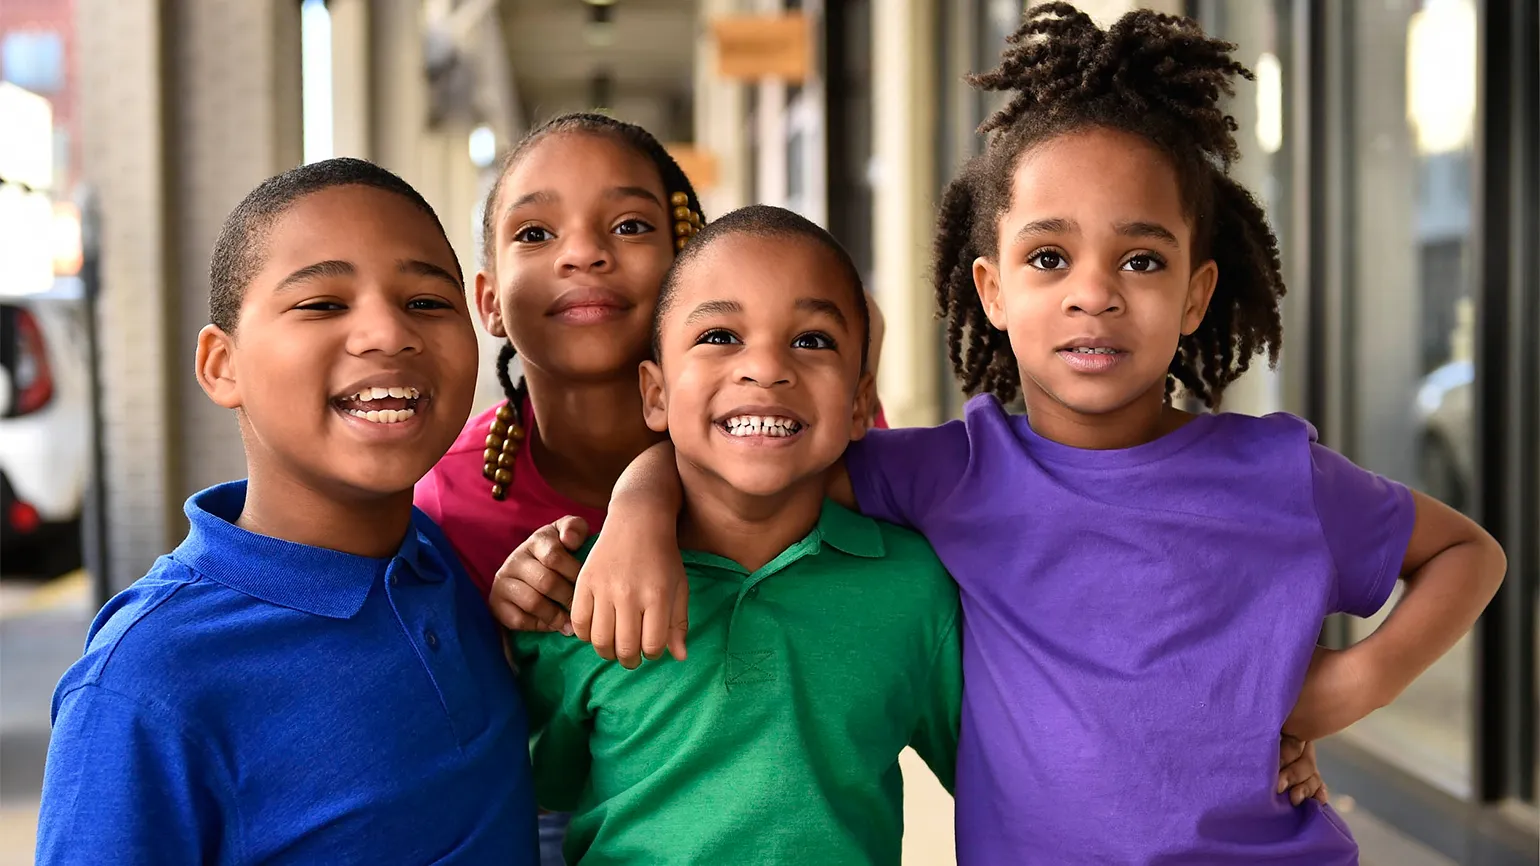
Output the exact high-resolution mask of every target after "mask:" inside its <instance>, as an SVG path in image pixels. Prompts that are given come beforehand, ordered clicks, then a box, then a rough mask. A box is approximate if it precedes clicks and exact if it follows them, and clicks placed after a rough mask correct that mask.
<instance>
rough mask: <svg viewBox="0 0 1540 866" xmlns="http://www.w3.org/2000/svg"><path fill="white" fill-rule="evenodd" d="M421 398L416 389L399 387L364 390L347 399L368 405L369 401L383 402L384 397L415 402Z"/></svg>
mask: <svg viewBox="0 0 1540 866" xmlns="http://www.w3.org/2000/svg"><path fill="white" fill-rule="evenodd" d="M419 396H421V395H420V394H419V393H418V391H417V389H416V388H403V387H401V386H399V385H397V386H393V387H390V388H365V389H363V390H362V391H359V392H358V393H357V394H354V395H353V396H352V397H350V398H348V399H350V400H357V401H358V402H360V403H368V402H369V401H370V400H384V399H385V398H386V397H394V398H396V399H397V400H400V399H403V398H405V399H408V400H416V399H417V398H418V397H419Z"/></svg>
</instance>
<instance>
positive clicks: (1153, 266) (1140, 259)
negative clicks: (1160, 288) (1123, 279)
mask: <svg viewBox="0 0 1540 866" xmlns="http://www.w3.org/2000/svg"><path fill="white" fill-rule="evenodd" d="M1165 266H1166V263H1165V262H1163V261H1161V259H1160V257H1159V256H1156V255H1151V254H1149V253H1140V254H1139V255H1137V256H1129V258H1128V261H1126V262H1124V263H1123V270H1125V271H1133V272H1135V273H1140V274H1152V273H1155V272H1156V271H1159V270H1162V269H1164V268H1165Z"/></svg>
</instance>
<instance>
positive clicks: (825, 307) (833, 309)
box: [797, 298, 849, 328]
mask: <svg viewBox="0 0 1540 866" xmlns="http://www.w3.org/2000/svg"><path fill="white" fill-rule="evenodd" d="M797 309H799V310H806V311H808V312H810V313H823V314H824V315H826V316H828V317H829V318H831V319H833V320H834V321H836V322H839V323H840V327H842V328H847V327H849V323H848V322H846V321H845V314H844V312H843V311H841V310H840V305H839V304H836V303H834V302H833V301H831V300H829V299H828V298H798V299H797Z"/></svg>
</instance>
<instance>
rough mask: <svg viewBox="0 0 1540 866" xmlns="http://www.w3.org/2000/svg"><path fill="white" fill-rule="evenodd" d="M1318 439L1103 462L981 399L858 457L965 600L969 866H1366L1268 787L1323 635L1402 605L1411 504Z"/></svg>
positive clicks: (1122, 456) (1219, 420)
mask: <svg viewBox="0 0 1540 866" xmlns="http://www.w3.org/2000/svg"><path fill="white" fill-rule="evenodd" d="M1315 438H1316V437H1315V430H1314V429H1313V428H1312V427H1311V426H1310V425H1309V424H1307V423H1306V422H1304V421H1302V420H1300V419H1298V418H1294V417H1292V416H1288V415H1270V416H1268V417H1266V418H1254V417H1250V416H1245V415H1232V414H1219V415H1205V416H1200V417H1198V418H1195V419H1194V420H1193V421H1191V422H1190V423H1188V424H1187V425H1186V426H1185V427H1182V428H1181V429H1180V430H1177V431H1176V432H1174V433H1171V434H1170V435H1167V436H1164V437H1162V438H1160V439H1158V440H1156V441H1154V442H1150V443H1148V444H1146V445H1141V446H1139V447H1136V448H1129V449H1126V450H1117V451H1087V450H1082V449H1077V448H1071V447H1069V446H1065V445H1061V444H1058V443H1055V442H1052V441H1049V440H1047V439H1044V438H1043V437H1041V436H1039V435H1037V434H1036V433H1034V432H1033V431H1032V429H1031V427H1030V426H1028V424H1027V420H1026V418H1024V417H1021V416H1009V415H1006V414H1005V412H1004V411H1003V410H1002V409H1001V408H1000V405H999V403H998V402H996V401H995V400H994V399H993V398H989V397H980V398H976V399H974V400H972V401H970V402H969V404H968V408H967V415H966V420H965V421H961V422H957V421H954V422H952V423H949V424H946V425H943V426H941V427H934V428H910V429H901V430H892V431H880V430H879V431H873V432H872V433H871V434H869V435H868V436H867V438H866V439H865V440H863V441H861V442H859V443H857V444H856V445H855V446H852V448H851V450H850V452H849V454H848V457H847V460H848V465H849V468H850V475H851V479H852V481H853V482H854V484H855V490H856V498H857V499H858V501H859V502H860V505H861V510H862V512H863V513H865V514H867V515H870V516H873V517H878V518H882V519H886V520H890V521H893V522H896V523H901V524H905V525H908V526H912V527H914V528H916V529H918V530H919V531H920V532H922V533H924V534H925V536H926V538H927V539H929V540H930V542H931V544H932V545H933V546H934V547H935V549H936V552H937V553H938V554H939V555H940V557H941V560H942V561H943V562H944V563H945V564H946V567H947V570H949V571H950V572H951V573H952V575H953V576H954V577H955V578H956V579H957V582H958V584H959V586H960V587H961V590H962V602H963V617H964V622H965V628H964V632H963V673H964V678H965V680H966V683H967V685H966V687H965V689H964V695H963V711H962V732H961V742H960V746H959V750H958V758H957V853H958V863H959V864H960V866H995V864H1001V863H1011V864H1032V863H1044V864H1050V863H1051V864H1097V866H1105V864H1157V863H1159V864H1183V866H1194V864H1220V863H1224V864H1230V863H1234V864H1242V863H1245V864H1250V863H1262V862H1267V863H1298V864H1307V863H1308V864H1311V866H1334V864H1352V863H1356V862H1357V859H1358V857H1357V846H1356V844H1355V843H1354V842H1353V839H1352V836H1351V834H1349V832H1348V830H1347V828H1346V827H1345V826H1344V825H1343V824H1342V822H1341V821H1340V820H1339V819H1338V817H1337V816H1336V815H1335V814H1334V813H1333V812H1332V811H1331V810H1330V809H1329V808H1327V807H1323V806H1321V805H1319V804H1318V803H1316V802H1315V801H1313V800H1312V801H1308V802H1307V803H1305V804H1304V805H1303V806H1301V807H1299V808H1294V807H1292V806H1290V805H1289V802H1288V798H1287V796H1286V795H1279V794H1275V793H1274V790H1275V786H1276V782H1277V778H1278V736H1279V729H1280V728H1281V726H1282V725H1283V721H1284V719H1285V718H1286V717H1287V716H1288V714H1289V711H1290V709H1292V707H1293V705H1294V702H1295V700H1296V699H1297V698H1298V696H1299V690H1300V687H1301V685H1302V683H1303V682H1304V676H1305V670H1306V668H1307V666H1308V664H1309V661H1310V655H1311V651H1312V648H1313V647H1314V646H1315V644H1316V638H1317V636H1318V634H1319V632H1320V628H1321V623H1322V620H1323V619H1324V618H1325V617H1326V616H1327V615H1328V614H1330V613H1334V612H1339V611H1344V612H1347V613H1350V614H1354V615H1357V616H1368V615H1370V614H1372V613H1374V612H1375V611H1376V610H1378V609H1379V608H1380V607H1381V606H1382V605H1383V604H1384V603H1385V601H1386V599H1387V598H1388V597H1389V595H1390V591H1391V589H1392V588H1393V587H1394V585H1395V582H1396V577H1397V575H1398V573H1399V571H1400V566H1401V561H1402V558H1403V557H1404V555H1405V552H1406V545H1407V542H1408V540H1409V539H1410V537H1411V529H1412V522H1413V505H1412V498H1411V494H1410V492H1409V491H1408V490H1407V489H1406V488H1405V487H1403V486H1402V485H1400V484H1397V483H1395V482H1392V481H1389V480H1387V479H1385V478H1382V477H1380V476H1377V475H1375V474H1373V473H1371V472H1368V471H1366V470H1363V469H1360V468H1358V467H1357V466H1354V465H1353V464H1352V463H1350V462H1349V461H1348V460H1346V459H1345V458H1343V457H1341V456H1340V455H1338V454H1336V453H1335V452H1333V451H1330V450H1328V449H1326V448H1324V447H1322V446H1320V445H1318V444H1316V442H1315Z"/></svg>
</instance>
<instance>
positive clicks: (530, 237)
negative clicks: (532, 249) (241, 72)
mask: <svg viewBox="0 0 1540 866" xmlns="http://www.w3.org/2000/svg"><path fill="white" fill-rule="evenodd" d="M553 237H555V235H552V234H551V233H550V232H549V231H548V230H546V229H543V228H541V227H540V226H525V227H524V228H521V229H519V230H518V231H516V232H514V233H513V241H514V243H518V244H543V243H545V242H546V241H548V240H550V239H551V238H553Z"/></svg>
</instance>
